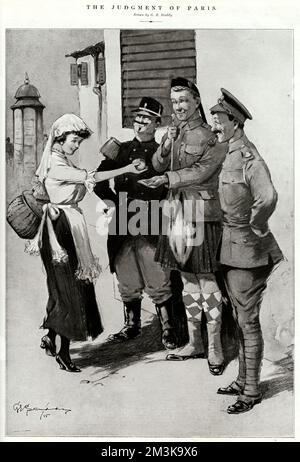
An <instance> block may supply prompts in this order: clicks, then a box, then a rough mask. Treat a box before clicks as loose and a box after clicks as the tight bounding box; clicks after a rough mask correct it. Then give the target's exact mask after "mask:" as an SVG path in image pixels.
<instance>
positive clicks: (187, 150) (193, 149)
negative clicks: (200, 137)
mask: <svg viewBox="0 0 300 462" xmlns="http://www.w3.org/2000/svg"><path fill="white" fill-rule="evenodd" d="M201 156H202V149H201V146H199V145H198V144H197V145H194V144H184V145H183V146H182V148H181V158H182V159H184V164H185V166H186V167H191V166H192V165H193V164H194V163H195V162H198V161H199V159H200V158H201Z"/></svg>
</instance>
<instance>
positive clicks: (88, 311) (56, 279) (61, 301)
mask: <svg viewBox="0 0 300 462" xmlns="http://www.w3.org/2000/svg"><path fill="white" fill-rule="evenodd" d="M53 228H54V230H55V234H56V237H57V240H58V242H59V244H60V245H61V247H62V248H63V249H65V250H66V252H67V254H68V262H67V263H59V264H57V263H55V262H53V260H52V255H51V248H50V245H49V236H48V229H47V226H44V230H43V238H42V248H41V257H42V260H43V263H44V266H45V269H46V273H47V286H48V292H49V300H48V304H47V308H46V310H47V314H46V317H45V319H44V322H43V324H42V327H43V328H45V329H53V330H54V331H55V332H56V333H57V334H59V335H63V336H64V337H67V338H68V339H69V340H78V341H83V340H87V339H88V338H89V337H91V338H92V339H94V338H96V337H97V336H98V335H99V334H101V332H103V327H102V322H101V317H100V313H99V310H98V306H97V302H96V296H95V289H94V284H93V283H91V282H89V281H81V280H78V279H76V277H75V271H76V269H77V263H78V261H77V255H76V250H75V245H74V241H73V237H72V234H71V230H70V226H69V223H68V221H67V218H66V216H65V214H64V212H63V211H61V213H60V216H59V218H58V219H57V220H56V221H53Z"/></svg>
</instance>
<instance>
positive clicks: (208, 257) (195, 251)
mask: <svg viewBox="0 0 300 462" xmlns="http://www.w3.org/2000/svg"><path fill="white" fill-rule="evenodd" d="M221 237H222V227H221V224H220V223H219V222H215V221H210V222H205V223H204V240H203V243H202V244H201V245H196V246H194V247H193V248H192V251H191V254H190V256H189V258H188V260H187V262H186V263H185V264H184V265H183V266H182V265H180V263H178V262H177V261H176V259H175V257H174V255H173V252H172V249H171V247H170V244H169V238H168V236H167V235H160V236H159V239H158V245H157V250H156V254H155V260H156V261H158V262H159V263H160V264H161V265H162V266H163V267H167V268H172V269H177V270H179V271H185V272H187V273H195V274H197V273H215V272H216V271H217V270H218V269H219V264H218V262H217V252H218V248H219V245H220V242H221Z"/></svg>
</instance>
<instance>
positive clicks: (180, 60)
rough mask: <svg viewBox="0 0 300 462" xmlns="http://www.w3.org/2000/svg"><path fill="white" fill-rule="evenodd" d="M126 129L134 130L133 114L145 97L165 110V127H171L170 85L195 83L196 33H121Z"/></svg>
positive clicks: (171, 31)
mask: <svg viewBox="0 0 300 462" xmlns="http://www.w3.org/2000/svg"><path fill="white" fill-rule="evenodd" d="M121 70H122V116H123V127H131V126H132V113H131V110H132V109H134V108H136V107H138V104H139V102H140V99H141V98H142V97H143V96H151V97H153V98H155V99H157V100H158V101H160V102H161V104H162V105H163V106H164V113H163V117H162V125H166V124H168V123H170V116H171V113H172V106H171V103H170V84H171V79H172V78H174V77H178V76H181V77H185V78H187V79H189V80H191V81H193V82H195V79H196V50H195V36H194V31H193V30H152V31H151V30H123V31H121Z"/></svg>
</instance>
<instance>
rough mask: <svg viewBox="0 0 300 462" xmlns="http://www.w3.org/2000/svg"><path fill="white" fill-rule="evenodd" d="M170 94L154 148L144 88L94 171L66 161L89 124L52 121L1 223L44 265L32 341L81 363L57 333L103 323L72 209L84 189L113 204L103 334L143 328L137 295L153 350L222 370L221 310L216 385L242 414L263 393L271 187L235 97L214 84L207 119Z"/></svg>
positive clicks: (187, 87)
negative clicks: (231, 347) (157, 342)
mask: <svg viewBox="0 0 300 462" xmlns="http://www.w3.org/2000/svg"><path fill="white" fill-rule="evenodd" d="M170 99H171V104H172V107H173V115H172V123H171V124H170V125H169V126H168V127H167V131H166V133H165V135H164V136H163V138H162V140H161V142H160V144H158V143H157V142H156V141H155V133H156V130H157V128H158V127H159V126H160V124H161V117H162V114H163V106H162V104H160V102H159V101H157V100H155V99H153V98H152V97H144V98H142V99H141V101H140V104H139V107H137V108H136V109H135V110H134V111H133V131H134V138H133V139H132V140H130V141H127V142H123V143H120V142H118V140H116V139H114V138H111V139H110V140H109V141H108V142H107V143H106V144H105V147H104V149H103V150H102V152H103V154H104V160H103V161H102V162H101V164H100V165H99V167H98V168H97V170H95V171H93V172H88V171H86V170H84V169H80V168H78V167H76V166H75V165H74V164H73V163H72V156H73V155H74V153H75V152H76V151H77V150H78V148H79V146H80V144H81V143H83V142H84V140H85V139H86V138H88V137H89V136H91V135H92V133H91V130H90V129H89V127H88V126H87V125H86V124H85V122H84V121H83V120H82V119H81V118H80V117H78V116H76V115H74V114H65V115H63V116H62V117H60V118H59V119H57V120H56V121H55V122H54V123H53V125H52V127H51V130H50V133H49V136H48V139H47V140H46V144H45V146H44V151H43V155H42V159H41V162H40V165H39V167H38V169H37V172H36V175H37V177H38V183H37V186H35V187H34V189H33V191H32V196H30V198H29V197H27V201H26V205H25V204H23V203H21V201H20V198H17V199H15V201H13V203H12V204H11V205H10V210H9V216H8V221H9V222H10V224H11V225H12V226H13V227H14V229H15V231H17V232H18V234H19V236H21V237H23V238H24V237H25V238H29V239H30V241H29V243H28V245H27V247H26V251H27V252H29V253H31V254H39V255H40V256H41V259H42V261H43V265H44V267H45V270H46V273H47V287H48V293H49V298H48V302H47V306H46V316H45V318H44V321H43V324H42V327H43V328H44V329H47V333H46V335H44V336H43V337H42V339H41V348H43V349H44V350H45V352H46V354H47V355H49V356H53V357H54V358H55V360H56V361H57V363H58V366H59V367H60V368H61V369H62V370H64V371H68V372H77V373H78V372H80V368H79V367H78V366H77V365H76V364H75V363H74V362H73V361H72V359H71V356H70V341H84V340H86V339H89V338H91V339H95V338H96V337H97V336H99V335H100V334H101V333H102V332H103V325H102V320H101V314H100V311H99V309H98V306H97V302H96V297H95V289H94V282H95V280H96V278H97V277H98V276H99V274H100V271H101V268H100V264H99V261H98V259H97V257H96V256H95V255H93V253H92V250H91V246H90V241H89V236H88V232H87V225H86V222H85V218H84V215H83V213H82V210H81V208H80V207H79V202H80V201H81V200H82V199H83V198H84V196H85V194H86V193H87V191H88V192H90V193H92V192H93V193H95V194H96V195H97V196H98V197H99V198H100V199H101V200H102V201H103V202H104V203H105V204H106V206H107V210H114V213H113V216H112V219H111V221H110V223H109V230H108V238H107V252H108V258H109V264H110V270H111V272H112V273H115V276H116V278H117V280H118V285H119V292H120V295H121V298H122V302H123V309H124V325H123V326H120V330H119V331H118V332H116V333H114V334H112V335H110V336H109V337H108V339H107V340H106V341H107V342H114V343H117V344H118V343H119V344H120V345H121V344H122V343H123V342H134V340H135V338H137V337H138V336H140V335H142V326H141V303H142V296H143V293H144V292H145V293H146V294H147V295H148V296H149V298H150V299H151V301H152V302H153V304H154V305H155V309H156V313H157V317H158V319H159V321H160V325H161V343H162V345H163V347H164V348H166V350H167V355H166V360H168V361H185V360H190V359H198V358H200V359H201V358H207V364H208V372H209V373H211V374H213V375H221V374H222V373H223V371H224V369H225V367H226V358H225V352H224V345H223V343H222V329H223V328H224V323H225V322H226V316H228V313H227V312H229V311H230V310H231V313H232V315H233V318H234V329H235V341H236V343H237V344H238V345H237V350H238V364H239V367H238V373H237V378H236V380H235V381H234V382H232V383H230V384H226V385H224V387H221V388H219V389H218V390H217V393H218V394H223V395H233V396H235V398H236V401H235V402H234V403H233V404H232V405H230V406H229V407H228V409H227V412H228V413H230V414H238V413H243V412H246V411H249V410H251V409H252V408H253V406H254V405H256V404H257V403H259V402H260V401H261V400H262V394H261V391H260V386H259V385H260V370H261V363H262V358H263V338H262V331H261V325H260V318H259V314H260V306H261V302H262V297H263V292H264V289H265V288H266V285H267V281H268V278H269V276H270V274H271V272H272V270H273V269H274V266H275V265H277V264H278V263H279V262H280V261H281V260H282V259H283V255H282V253H281V251H280V249H279V247H278V245H277V242H276V240H275V238H274V236H273V234H272V233H271V231H270V229H269V227H268V219H269V218H270V216H271V215H272V213H273V212H274V210H275V207H276V202H277V194H276V191H275V189H274V186H273V184H272V181H271V177H270V173H269V170H268V167H267V165H266V164H265V162H264V160H263V159H262V157H261V156H260V154H259V153H258V151H257V149H256V147H255V146H254V145H253V144H252V143H251V141H249V140H248V138H247V136H246V134H245V131H244V124H245V122H246V120H247V119H250V120H251V119H252V116H251V114H250V112H249V111H248V110H247V109H246V107H245V106H244V105H243V104H242V103H241V102H240V101H238V99H237V98H236V97H235V96H233V95H232V94H231V93H230V92H229V91H227V90H225V89H223V88H222V89H221V95H220V97H219V99H218V100H217V104H216V105H215V106H214V107H212V108H211V109H210V114H211V120H212V126H210V125H208V123H207V121H206V118H205V113H204V110H203V107H202V104H201V96H200V93H199V90H198V88H197V87H196V85H195V84H194V83H192V82H191V81H189V80H187V79H185V78H183V77H177V78H174V79H173V80H172V81H171V90H170ZM111 179H114V185H113V184H112V182H111V181H110V180H111ZM17 200H19V202H18V203H16V201H17ZM157 204H158V205H159V206H158V207H157ZM154 205H155V206H154ZM161 205H162V206H161ZM26 206H27V208H26ZM28 206H31V210H34V213H32V212H29V208H28ZM24 208H26V211H24ZM124 209H126V211H127V213H126V214H125V215H124V213H123V211H124ZM137 210H138V211H139V213H138V216H139V220H137V219H135V216H136V214H137ZM124 216H125V217H126V218H125V220H126V222H125V224H124ZM138 221H139V226H138V225H137V222H138ZM135 225H136V226H135ZM124 226H125V232H124ZM174 287H175V288H176V289H174ZM179 307H181V311H182V312H181V317H182V322H184V323H185V324H184V325H185V329H186V333H187V335H186V339H185V340H184V341H183V339H182V338H181V337H182V331H180V329H178V311H179ZM176 311H177V312H176ZM204 326H206V327H205V332H206V338H205V344H206V346H205V345H204V341H203V327H204ZM58 336H59V337H60V342H59V345H60V346H59V349H58V348H57V338H58ZM120 348H121V346H120ZM57 350H58V351H57ZM195 364H197V361H195Z"/></svg>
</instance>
